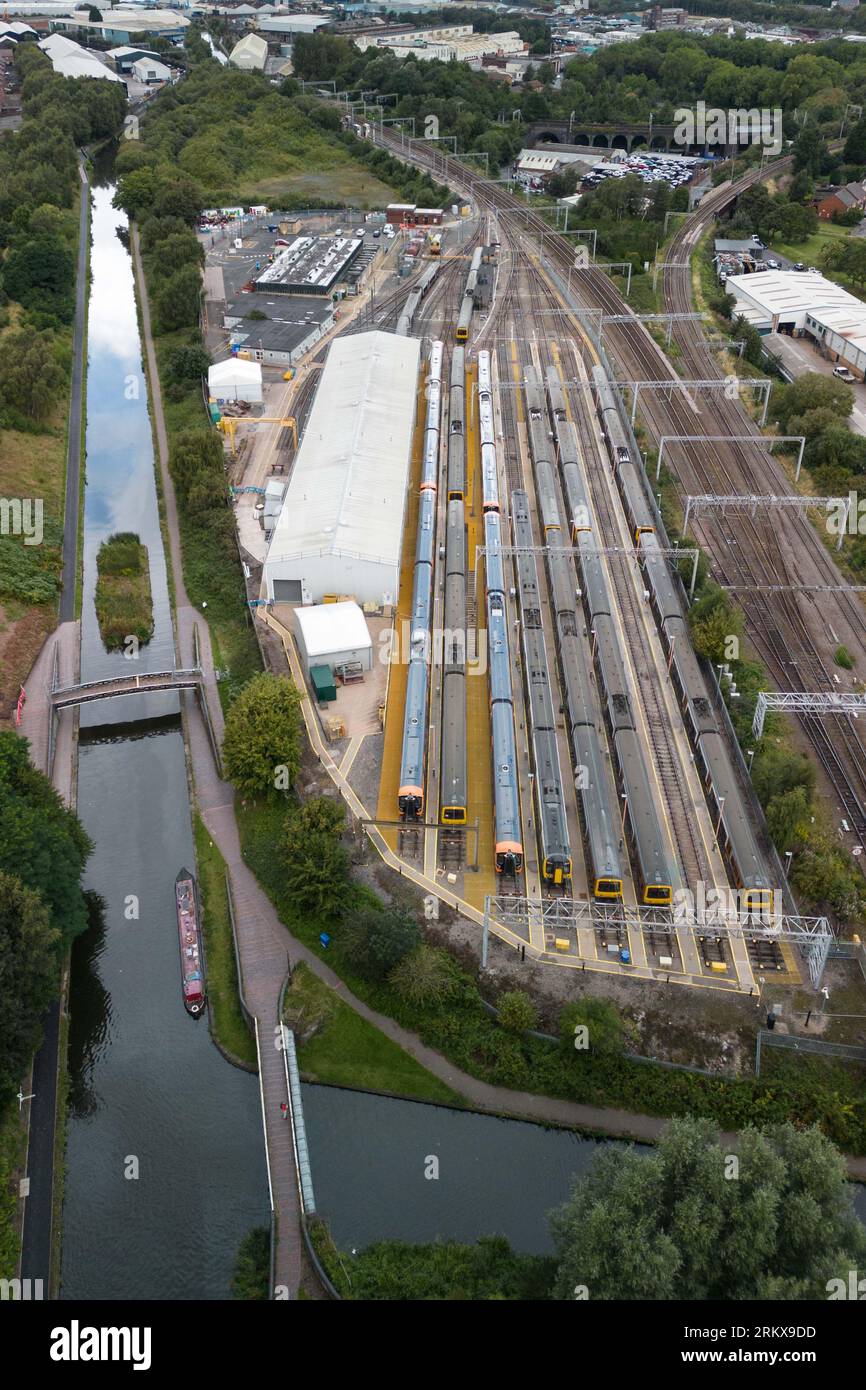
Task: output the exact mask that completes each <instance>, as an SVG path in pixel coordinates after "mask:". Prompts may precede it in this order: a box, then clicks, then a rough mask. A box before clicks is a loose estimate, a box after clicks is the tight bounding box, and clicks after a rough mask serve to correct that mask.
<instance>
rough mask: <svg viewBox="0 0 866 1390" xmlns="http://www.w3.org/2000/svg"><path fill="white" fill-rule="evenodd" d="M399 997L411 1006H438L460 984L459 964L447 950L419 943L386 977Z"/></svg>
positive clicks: (453, 993) (418, 1007)
mask: <svg viewBox="0 0 866 1390" xmlns="http://www.w3.org/2000/svg"><path fill="white" fill-rule="evenodd" d="M388 979H389V980H390V982H391V984H392V985H393V986H394V988H395V990H396V991H397V993H398V994H399V995H400V998H401V999H404V1000H405V1001H406V1003H407V1004H411V1005H412V1007H413V1008H414V1009H437V1008H441V1006H442V1005H443V1004H445V1003H447V1001H448V1000H449V999H452V998H453V997H454V995H455V994H456V993H457V991H458V989H459V987H460V976H459V967H458V966H457V965H456V963H455V962H454V961H453V960H452V959H451V957H450V956H449V954H448V952H447V951H443V950H441V949H440V948H439V947H438V946H429V945H428V944H427V943H426V942H422V943H421V945H420V946H416V947H415V949H414V951H410V952H409V953H408V955H405V956H404V957H403V959H402V960H401V961H400V962H399V964H397V965H395V966H394V969H393V970H392V971H391V974H390V975H389V976H388Z"/></svg>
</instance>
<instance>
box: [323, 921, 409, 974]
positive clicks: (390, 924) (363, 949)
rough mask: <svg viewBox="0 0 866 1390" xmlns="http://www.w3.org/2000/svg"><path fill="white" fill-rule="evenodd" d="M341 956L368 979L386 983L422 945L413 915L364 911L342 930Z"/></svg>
mask: <svg viewBox="0 0 866 1390" xmlns="http://www.w3.org/2000/svg"><path fill="white" fill-rule="evenodd" d="M339 938H340V953H341V955H342V956H343V957H344V958H345V960H346V961H348V963H349V965H350V966H351V967H352V969H353V970H355V971H357V973H358V974H359V975H360V976H361V977H362V978H363V979H365V980H384V979H385V977H386V975H387V974H388V973H389V971H391V970H393V969H394V967H395V966H397V965H399V964H400V962H401V961H402V960H403V959H404V957H406V956H408V955H409V953H410V951H414V950H415V949H416V948H417V947H418V946H419V945H420V942H421V929H420V928H419V926H418V923H417V922H416V921H415V918H414V917H413V916H412V914H411V913H410V912H407V911H405V910H404V909H402V908H396V907H390V908H385V909H384V911H382V910H379V909H377V908H373V907H371V908H361V909H360V910H359V911H356V912H354V913H352V915H351V916H348V917H347V918H346V920H345V921H344V922H343V924H342V926H341V927H340V933H339Z"/></svg>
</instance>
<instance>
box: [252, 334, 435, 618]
mask: <svg viewBox="0 0 866 1390" xmlns="http://www.w3.org/2000/svg"><path fill="white" fill-rule="evenodd" d="M420 351H421V348H420V343H419V342H418V340H417V339H414V338H399V337H397V336H396V335H394V334H391V333H382V332H372V333H358V334H353V335H350V336H348V337H346V338H338V339H337V340H336V341H335V342H334V344H333V346H332V347H331V349H330V352H329V353H328V359H327V362H326V364H325V367H324V369H323V371H322V380H321V381H320V383H319V387H318V390H317V392H316V398H315V401H314V403H313V408H312V410H311V412H310V418H309V421H308V423H307V427H306V429H305V431H304V437H303V440H302V442H301V447H300V449H299V450H298V455H297V458H296V460H295V464H294V468H293V471H292V477H291V481H290V483H289V486H288V489H287V491H286V496H285V499H284V501H283V507H282V511H281V512H280V516H279V519H278V521H277V524H276V526H275V528H274V534H273V537H272V539H271V543H270V546H269V548H268V553H267V557H266V559H265V566H264V573H263V597H265V598H266V599H267V600H268V601H269V602H271V603H274V604H281V603H287V604H311V603H321V602H322V601H323V599H325V598H326V597H328V598H330V597H335V596H344V597H351V598H352V599H354V600H355V601H356V602H357V603H359V604H362V605H363V604H369V605H373V606H375V607H376V608H377V609H381V608H382V607H387V606H389V605H392V604H393V603H394V602H395V601H396V594H397V591H398V588H399V582H400V560H401V551H402V542H403V523H404V514H405V509H406V499H407V493H408V490H409V470H410V463H411V453H412V435H413V430H414V427H415V412H416V401H417V387H418V370H419V361H420Z"/></svg>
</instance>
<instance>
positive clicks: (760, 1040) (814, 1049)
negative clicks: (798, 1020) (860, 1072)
mask: <svg viewBox="0 0 866 1390" xmlns="http://www.w3.org/2000/svg"><path fill="white" fill-rule="evenodd" d="M764 1047H777V1048H778V1049H779V1050H780V1051H782V1052H811V1053H812V1055H813V1056H817V1057H840V1058H842V1059H843V1060H844V1061H846V1062H866V1047H855V1046H853V1045H852V1044H850V1043H830V1042H821V1040H820V1039H819V1038H803V1037H793V1036H792V1035H791V1034H790V1033H771V1032H769V1031H768V1030H767V1029H765V1028H762V1029H760V1031H759V1032H758V1036H757V1039H756V1041H755V1075H756V1076H760V1075H761V1053H762V1049H763V1048H764Z"/></svg>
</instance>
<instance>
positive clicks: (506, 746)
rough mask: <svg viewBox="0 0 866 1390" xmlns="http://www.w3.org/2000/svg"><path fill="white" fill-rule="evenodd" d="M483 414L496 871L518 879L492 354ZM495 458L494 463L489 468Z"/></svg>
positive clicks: (486, 361) (483, 382) (484, 376)
mask: <svg viewBox="0 0 866 1390" xmlns="http://www.w3.org/2000/svg"><path fill="white" fill-rule="evenodd" d="M478 392H479V412H480V402H481V399H482V397H483V398H484V399H485V401H486V404H487V405H488V406H489V408H490V409H489V415H485V420H486V421H487V424H486V425H485V426H483V428H482V449H483V444H484V442H486V443H487V445H488V453H491V452H492V468H490V471H489V473H488V475H487V478H486V488H487V491H486V503H487V504H486V505H485V507H484V511H483V518H484V520H483V524H484V575H485V584H484V598H485V606H486V611H487V666H488V675H489V695H490V740H491V751H492V759H493V864H494V868H495V869H496V872H497V873H498V874H502V875H504V876H507V877H512V878H516V876H517V874H519V873H520V872H521V870H522V869H523V840H522V834H521V826H520V795H519V792H518V787H517V778H518V771H517V743H516V740H515V736H514V692H513V690H512V685H511V656H510V652H509V642H508V618H507V615H506V607H505V567H504V565H503V560H502V520H501V517H500V514H499V483H498V479H497V472H496V445H495V442H494V437H493V390H492V378H491V372H490V353H489V352H479V354H478ZM489 466H490V460H489V459H488V467H489Z"/></svg>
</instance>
